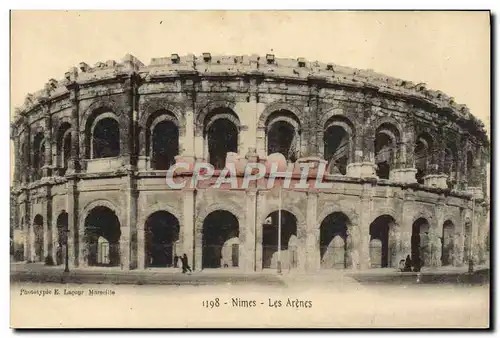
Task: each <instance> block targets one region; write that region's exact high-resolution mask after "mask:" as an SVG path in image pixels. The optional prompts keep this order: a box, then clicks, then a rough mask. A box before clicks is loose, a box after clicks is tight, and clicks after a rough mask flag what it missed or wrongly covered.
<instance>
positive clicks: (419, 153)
mask: <svg viewBox="0 0 500 338" xmlns="http://www.w3.org/2000/svg"><path fill="white" fill-rule="evenodd" d="M431 151H432V147H431V144H430V140H428V139H426V138H424V137H419V138H418V139H417V142H416V143H415V151H414V153H415V167H416V169H417V174H416V175H415V178H416V179H417V182H418V183H419V184H424V177H425V175H427V166H428V164H429V163H428V162H429V159H430V158H431Z"/></svg>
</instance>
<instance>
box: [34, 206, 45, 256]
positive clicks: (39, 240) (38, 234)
mask: <svg viewBox="0 0 500 338" xmlns="http://www.w3.org/2000/svg"><path fill="white" fill-rule="evenodd" d="M33 235H34V244H35V262H43V260H44V252H43V246H44V243H43V241H44V238H43V217H42V215H40V214H38V215H36V216H35V218H34V219H33Z"/></svg>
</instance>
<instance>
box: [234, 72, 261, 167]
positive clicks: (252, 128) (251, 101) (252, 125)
mask: <svg viewBox="0 0 500 338" xmlns="http://www.w3.org/2000/svg"><path fill="white" fill-rule="evenodd" d="M257 96H258V85H257V80H256V79H255V78H252V79H250V83H249V92H248V99H247V102H241V101H240V102H237V103H236V107H235V110H236V112H237V114H238V116H240V119H241V121H240V122H241V124H242V127H241V129H240V133H239V144H238V153H239V155H240V157H241V158H244V157H245V155H246V154H247V153H248V151H249V149H256V148H257V112H258V104H257V100H258V97H257Z"/></svg>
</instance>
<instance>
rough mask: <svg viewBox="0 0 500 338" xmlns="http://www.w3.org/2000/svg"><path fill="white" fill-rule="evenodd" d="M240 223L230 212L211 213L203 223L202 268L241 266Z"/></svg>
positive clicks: (218, 211)
mask: <svg viewBox="0 0 500 338" xmlns="http://www.w3.org/2000/svg"><path fill="white" fill-rule="evenodd" d="M239 232H240V230H239V222H238V219H237V218H236V216H234V215H233V214H232V213H230V212H229V211H225V210H217V211H213V212H211V213H210V214H209V215H208V216H207V217H206V218H205V220H204V221H203V252H202V268H221V267H225V268H228V267H237V266H239V245H240V240H239V235H240V234H239Z"/></svg>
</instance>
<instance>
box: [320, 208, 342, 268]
mask: <svg viewBox="0 0 500 338" xmlns="http://www.w3.org/2000/svg"><path fill="white" fill-rule="evenodd" d="M348 224H349V218H348V217H347V216H346V215H345V214H343V213H341V212H334V213H332V214H330V215H328V216H327V217H325V219H324V220H323V222H321V226H320V237H319V245H320V257H321V267H322V268H324V269H325V268H326V269H332V268H334V269H343V268H345V267H346V266H347V261H346V260H347V257H346V254H345V251H346V244H347V227H348Z"/></svg>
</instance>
